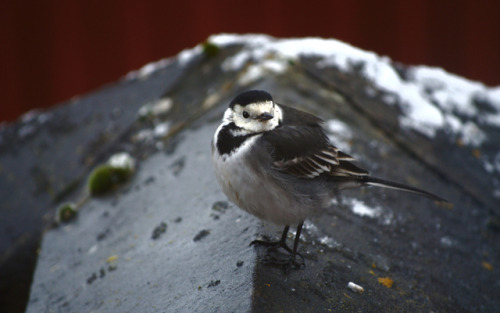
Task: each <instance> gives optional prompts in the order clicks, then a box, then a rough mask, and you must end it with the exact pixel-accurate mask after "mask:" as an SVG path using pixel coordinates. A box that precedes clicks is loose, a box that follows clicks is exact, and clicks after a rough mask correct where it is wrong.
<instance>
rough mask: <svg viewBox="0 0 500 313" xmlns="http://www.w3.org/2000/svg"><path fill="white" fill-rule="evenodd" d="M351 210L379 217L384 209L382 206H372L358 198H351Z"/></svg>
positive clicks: (361, 214)
mask: <svg viewBox="0 0 500 313" xmlns="http://www.w3.org/2000/svg"><path fill="white" fill-rule="evenodd" d="M350 205H351V210H352V212H353V213H354V214H357V215H360V216H367V217H371V218H375V217H379V216H380V214H381V212H382V210H381V209H380V207H370V206H368V205H366V204H365V203H364V202H363V201H361V200H358V199H351V200H350Z"/></svg>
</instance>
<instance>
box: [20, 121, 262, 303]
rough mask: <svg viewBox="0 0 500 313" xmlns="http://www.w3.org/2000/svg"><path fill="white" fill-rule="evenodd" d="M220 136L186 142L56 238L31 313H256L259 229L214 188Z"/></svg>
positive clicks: (47, 250)
mask: <svg viewBox="0 0 500 313" xmlns="http://www.w3.org/2000/svg"><path fill="white" fill-rule="evenodd" d="M215 127H216V125H215V124H213V123H211V124H207V125H204V126H203V127H200V128H198V129H196V130H193V131H186V132H184V133H183V140H182V142H181V143H179V145H178V146H177V147H176V148H175V151H174V152H172V153H169V154H167V153H157V154H155V155H153V156H151V157H150V158H148V159H147V160H144V161H143V162H142V164H141V169H140V171H139V172H138V174H137V175H136V176H135V178H134V179H133V181H131V182H130V184H129V185H128V186H127V187H126V188H125V189H124V190H122V191H120V192H118V193H117V194H115V195H112V196H108V197H102V198H96V199H92V200H90V201H89V202H88V203H87V204H86V205H85V207H84V209H82V210H81V212H80V213H79V217H78V220H77V221H76V222H75V223H72V224H68V225H67V226H62V227H59V228H57V229H54V230H52V231H50V232H48V233H47V234H46V235H45V237H44V244H43V245H42V251H43V253H42V255H41V256H40V258H39V261H38V262H39V264H46V265H48V266H49V272H50V274H49V275H47V274H48V273H46V272H45V269H44V268H43V267H44V266H42V267H39V270H38V271H37V273H36V275H35V281H34V284H33V287H32V293H31V300H30V305H29V307H28V310H27V312H51V311H54V312H73V311H79V312H181V311H183V312H235V311H239V312H244V311H248V310H249V309H250V305H251V294H252V289H253V286H252V283H251V282H252V276H253V267H254V264H255V258H254V254H253V253H252V250H251V249H248V248H246V247H247V245H248V242H250V240H251V239H252V238H253V236H254V233H255V231H256V229H257V221H255V220H253V219H252V218H251V217H250V216H248V215H246V214H243V212H241V211H240V210H238V209H237V208H235V207H234V206H232V205H228V203H227V202H226V200H225V197H224V196H223V194H222V193H221V191H220V190H219V188H218V187H217V185H216V184H214V179H215V177H214V175H213V174H212V173H211V171H210V170H209V168H207V165H209V164H210V161H209V158H210V155H209V154H208V153H207V148H208V147H209V145H208V142H210V139H211V135H212V132H213V131H214V130H215ZM181 160H182V161H181ZM162 223H164V224H162ZM161 225H165V226H166V227H165V226H164V227H163V230H164V232H161V231H160V232H158V231H156V232H155V230H157V229H158V227H159V226H160V229H161V228H162V227H161ZM153 234H155V236H153ZM154 237H155V238H156V239H154ZM242 247H245V248H243V249H242ZM110 257H111V259H109V258H110ZM107 260H108V262H107ZM110 260H111V261H110ZM109 261H110V262H109ZM218 294H224V301H221V299H220V298H219V297H218V296H217V295H218Z"/></svg>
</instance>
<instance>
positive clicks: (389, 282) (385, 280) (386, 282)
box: [377, 277, 394, 288]
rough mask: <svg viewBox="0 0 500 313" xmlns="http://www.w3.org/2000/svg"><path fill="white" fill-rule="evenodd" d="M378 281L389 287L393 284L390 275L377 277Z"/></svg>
mask: <svg viewBox="0 0 500 313" xmlns="http://www.w3.org/2000/svg"><path fill="white" fill-rule="evenodd" d="M377 280H378V282H379V283H380V284H382V285H384V286H386V287H387V288H391V287H392V285H393V284H394V281H393V280H392V279H391V278H390V277H379V278H377Z"/></svg>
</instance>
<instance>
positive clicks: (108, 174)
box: [87, 164, 133, 196]
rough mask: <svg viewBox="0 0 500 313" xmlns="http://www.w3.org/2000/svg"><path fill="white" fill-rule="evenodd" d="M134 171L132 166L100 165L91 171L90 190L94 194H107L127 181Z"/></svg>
mask: <svg viewBox="0 0 500 313" xmlns="http://www.w3.org/2000/svg"><path fill="white" fill-rule="evenodd" d="M132 173H133V170H132V169H130V168H124V167H115V166H112V165H109V164H104V165H100V166H98V167H96V168H95V169H94V170H93V171H92V173H90V176H89V180H88V183H87V186H88V189H89V192H90V194H91V195H93V196H96V195H102V194H105V193H107V192H109V191H111V190H113V189H115V188H116V187H117V186H118V185H120V184H122V183H124V182H126V181H127V180H128V179H129V178H130V176H132Z"/></svg>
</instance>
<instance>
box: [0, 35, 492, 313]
mask: <svg viewBox="0 0 500 313" xmlns="http://www.w3.org/2000/svg"><path fill="white" fill-rule="evenodd" d="M223 39H224V40H223ZM247 40H253V39H252V38H250V37H241V38H238V40H235V41H233V42H231V41H228V40H227V38H222V39H221V37H215V38H212V41H213V42H214V43H216V44H217V45H218V46H219V48H220V50H218V49H215V50H213V49H212V48H213V47H212V48H211V49H205V51H204V50H203V49H202V47H201V46H199V47H197V48H195V49H193V50H191V51H186V52H183V53H181V54H180V56H179V57H177V58H174V59H171V60H167V61H164V62H162V64H161V66H158V64H157V65H156V68H155V66H154V65H149V67H145V68H144V69H142V70H141V71H139V72H136V73H134V74H132V75H129V78H128V80H126V81H124V82H121V83H119V84H117V85H116V86H109V87H107V88H105V89H103V90H101V91H98V92H97V93H95V94H93V95H90V96H88V97H85V98H82V99H80V100H75V101H74V102H73V103H72V104H70V105H68V106H63V107H61V108H59V109H57V110H55V111H54V112H50V113H48V114H50V115H49V116H51V118H50V119H49V121H48V122H45V123H44V124H43V125H40V128H39V129H40V131H37V132H34V133H33V134H32V135H31V136H32V137H29V138H28V139H26V141H24V142H21V143H18V146H15V145H14V146H13V145H9V144H6V143H13V142H16V141H15V140H13V139H12V141H9V140H11V139H9V138H11V137H9V136H7V135H6V134H7V133H8V132H11V133H12V134H19V131H20V129H21V128H22V127H24V126H25V125H24V124H20V125H14V126H12V127H10V128H9V129H7V130H3V132H2V134H3V135H2V144H3V146H2V147H7V146H9V149H7V150H6V151H8V152H2V155H1V157H2V158H1V159H0V160H1V162H2V163H1V164H2V170H3V171H4V172H3V173H2V174H6V173H7V174H9V173H10V175H2V180H1V181H0V183H1V184H2V185H1V186H4V185H5V186H11V184H9V182H8V180H7V179H4V178H5V177H9V179H10V180H11V181H13V182H14V185H13V187H10V188H11V189H9V190H10V191H9V192H6V191H3V190H4V189H3V188H2V189H3V190H2V192H4V194H2V199H3V198H4V197H5V199H7V202H6V203H7V204H8V206H5V207H6V208H10V211H11V212H15V213H12V214H13V215H12V216H10V217H9V218H10V220H13V219H16V220H19V219H20V216H26V215H27V216H29V217H30V218H34V219H38V221H39V220H40V219H41V216H42V215H43V213H40V212H47V211H48V210H49V208H50V207H55V206H56V203H57V202H58V201H59V200H60V199H64V200H74V199H81V198H82V197H85V191H84V189H85V188H84V186H83V182H84V181H85V175H86V174H87V173H88V172H89V171H90V169H91V168H92V167H94V166H95V165H96V164H98V163H99V162H102V161H104V160H105V159H107V158H108V157H109V156H110V155H111V154H112V153H113V152H117V151H127V152H129V153H131V154H132V155H134V156H135V157H136V159H137V160H138V169H137V173H136V175H135V176H134V177H133V178H132V180H131V181H130V182H129V183H128V184H127V185H126V186H124V187H122V188H120V189H118V190H116V191H115V192H113V193H111V194H109V195H107V196H104V197H99V198H91V199H89V200H88V201H86V202H84V204H83V205H82V206H81V207H80V212H79V214H78V217H77V219H76V220H75V221H73V222H71V223H69V224H66V225H61V226H59V227H57V228H53V229H51V230H49V231H47V232H46V233H45V235H44V237H43V242H42V246H41V251H40V255H39V259H38V264H37V269H36V273H35V276H34V281H33V285H32V288H31V294H30V300H29V303H28V312H44V311H49V312H50V311H52V312H68V311H90V312H93V311H95V312H114V311H117V310H118V311H127V312H132V311H143V312H158V311H160V312H161V311H168V312H170V311H172V312H174V311H185V312H193V311H198V312H219V311H238V312H247V311H255V312H262V311H285V312H304V311H314V312H350V311H353V312H358V311H362V312H370V311H378V312H401V311H408V312H410V311H411V312H430V311H434V312H441V311H455V312H466V311H477V312H493V311H495V310H498V307H499V306H500V302H499V301H498V299H497V297H496V294H495V287H498V284H499V281H500V275H499V274H498V266H499V264H500V256H499V254H498V253H499V252H498V251H499V249H498V247H499V246H498V242H499V236H500V234H499V231H498V229H499V226H498V225H499V222H498V215H497V214H498V205H497V204H498V194H495V193H498V177H499V174H498V173H499V172H500V166H499V167H498V168H497V164H496V163H495V160H496V159H497V158H498V155H497V153H498V150H499V149H498V148H499V145H498V142H500V140H499V133H500V131H499V127H498V126H495V125H492V124H491V123H489V124H487V123H485V124H481V123H480V122H481V121H477V123H475V122H476V121H475V120H474V118H475V119H476V120H479V118H478V117H477V116H479V115H477V116H475V117H474V116H473V117H468V116H466V115H464V114H462V115H461V114H459V113H460V112H459V111H458V109H457V112H458V113H457V119H458V120H459V121H460V122H461V123H463V124H466V123H467V122H471V123H472V122H474V123H475V124H474V125H475V127H476V129H477V132H478V133H481V134H483V135H484V136H486V137H485V138H486V139H484V138H483V140H481V141H480V142H479V143H477V142H476V143H475V144H474V145H472V144H469V143H468V142H465V143H464V142H463V140H458V139H460V138H462V137H460V136H459V135H456V134H455V133H454V132H452V131H451V130H447V129H446V128H443V129H441V128H436V127H435V125H431V126H432V127H434V128H433V129H432V132H426V131H425V130H424V132H423V133H422V132H421V130H420V129H419V127H406V126H405V125H408V123H406V124H405V123H402V121H406V122H408V120H407V119H404V118H405V116H404V114H405V106H404V103H402V102H401V101H399V100H398V99H405V97H404V95H402V94H401V95H398V94H394V93H393V92H392V93H391V92H390V91H388V90H387V88H385V89H384V88H382V87H381V86H379V85H378V84H377V82H375V81H372V80H370V79H371V77H370V76H369V75H366V73H365V72H364V70H363V69H364V68H373V67H374V66H375V65H376V64H375V65H374V64H371V63H369V62H381V64H383V66H384V67H386V66H387V67H390V66H394V68H396V69H393V72H394V73H397V74H398V75H399V76H398V77H400V79H401V81H405V82H410V81H411V79H409V78H408V77H407V76H408V75H405V73H408V72H409V71H410V70H411V68H405V67H403V66H401V65H397V66H396V65H394V64H392V63H390V62H388V61H387V60H379V59H377V58H375V57H373V58H372V59H373V60H372V59H369V60H363V61H358V62H354V61H353V62H350V63H349V62H347V63H349V64H351V65H350V66H348V67H345V66H339V65H335V64H333V63H328V62H326V61H328V60H329V59H328V58H327V56H324V55H322V54H321V53H322V51H324V49H325V47H322V48H321V49H319V48H318V51H317V53H315V54H310V53H308V54H304V53H299V54H297V56H296V57H293V56H292V55H291V54H283V53H281V54H280V53H279V52H274V53H270V52H269V51H268V50H265V49H266V47H270V46H271V45H272V44H276V42H270V40H271V41H272V39H269V38H267V37H265V38H259V39H258V40H257V41H259V42H260V43H259V44H261V46H260V47H259V49H261V50H258V49H256V47H255V46H254V45H255V42H254V43H252V44H251V43H246V41H247ZM279 43H280V44H282V46H287V47H288V49H290V46H291V42H287V41H282V42H279ZM308 49H309V50H311V51H314V50H315V49H314V47H308ZM207 51H210V53H207ZM258 51H260V52H258ZM262 51H264V52H265V53H261V52H262ZM320 52H321V53H320ZM370 57H372V55H370ZM370 60H371V61H370ZM235 64H236V65H237V66H236V65H235ZM378 68H382V67H381V66H379V67H378ZM441 83H442V84H443V85H446V82H445V81H443V82H441ZM250 88H252V89H253V88H257V89H265V90H267V91H269V92H270V93H271V94H272V95H273V97H274V99H275V100H276V101H277V102H279V103H286V104H288V105H291V106H294V107H297V108H300V109H303V110H307V111H309V112H312V113H314V114H318V115H320V116H322V117H323V118H324V119H325V121H326V123H325V126H326V128H327V130H328V132H329V135H330V137H331V139H332V141H333V142H334V144H336V145H337V146H339V147H340V148H341V149H342V150H344V151H345V152H348V153H349V154H351V155H353V156H354V157H356V158H357V159H358V160H359V164H360V165H361V166H362V167H364V168H367V169H369V170H370V171H371V172H372V174H374V175H375V176H378V177H383V178H387V179H392V180H396V181H400V182H403V183H407V184H411V185H414V186H416V187H420V188H425V189H427V190H430V191H433V192H435V193H438V194H440V195H442V196H443V197H445V198H447V199H448V200H449V201H451V202H452V203H453V204H454V205H453V207H451V206H450V207H443V206H437V205H436V204H434V203H432V202H430V201H429V200H427V199H422V198H419V197H416V196H413V195H408V194H404V193H397V192H394V191H390V190H380V189H375V188H373V189H361V190H350V191H347V192H345V193H344V194H343V196H342V197H341V198H339V199H338V200H337V201H336V203H335V204H334V205H332V208H331V209H329V210H328V211H327V212H325V213H324V214H323V215H322V216H318V217H314V218H311V220H310V221H308V222H307V223H306V228H305V232H304V236H303V240H302V242H301V245H300V246H299V249H300V251H301V252H302V254H303V255H304V257H305V261H306V264H307V266H306V268H305V269H302V270H298V271H292V272H291V273H289V274H288V275H285V274H284V273H283V271H282V269H280V268H274V267H269V266H266V265H263V264H261V263H260V258H261V256H262V251H260V250H259V249H255V250H254V249H253V248H250V247H248V243H249V242H250V241H251V240H252V239H254V238H256V237H257V236H259V235H260V234H263V233H264V231H265V230H264V229H262V228H261V226H260V225H261V224H260V222H259V221H257V220H256V219H255V218H254V217H252V216H249V215H247V214H246V213H244V212H242V211H240V210H239V209H237V208H236V207H235V206H234V205H232V204H229V203H227V202H226V201H227V200H226V199H225V197H224V195H223V194H222V193H221V191H220V189H219V187H218V186H217V184H216V182H215V181H214V175H213V173H212V167H211V164H210V151H209V142H210V140H211V137H212V134H213V132H214V130H215V128H216V127H217V125H218V123H219V121H220V118H221V115H222V112H223V111H224V109H225V107H226V106H227V103H228V102H229V101H230V99H231V98H232V97H234V95H236V94H237V93H239V92H240V91H242V90H245V89H250ZM484 93H485V95H484V97H481V95H475V97H476V99H483V100H484V101H482V102H481V106H483V107H484V109H483V110H481V112H483V111H484V110H489V111H491V115H492V116H496V115H498V114H499V113H500V112H499V110H498V107H497V105H498V103H497V102H494V101H500V99H491V94H494V93H492V92H491V90H490V89H487V88H484ZM429 94H430V92H429ZM436 101H437V100H436ZM492 101H493V102H492ZM162 103H163V104H165V103H168V105H165V106H163V107H164V108H165V107H168V109H166V110H165V112H163V113H153V111H154V110H152V111H151V113H150V114H146V115H142V117H138V116H139V114H138V112H139V111H140V110H139V108H140V107H144V106H145V105H147V104H150V105H152V106H148V108H151V107H155V106H156V107H157V108H158V107H162V106H161V104H162ZM478 103H479V102H478V101H476V102H474V101H472V100H471V101H470V103H469V105H470V106H478ZM434 105H435V106H436V107H437V108H439V110H441V112H445V113H446V112H448V111H446V108H445V107H444V105H441V104H440V103H438V102H436V103H434ZM80 107H81V110H82V113H79V108H80ZM104 108H108V109H106V110H107V111H106V113H102V112H101V111H100V110H103V109H104ZM94 110H95V111H94ZM64 112H66V113H64ZM84 112H88V118H86V119H83V117H84V116H85V114H84ZM113 112H114V114H113ZM117 112H120V113H119V114H118V115H117ZM141 112H143V111H141ZM155 112H156V111H155ZM63 113H64V114H66V115H60V114H63ZM443 114H444V113H443ZM446 114H449V113H446ZM446 114H444V115H445V117H446V118H447V119H450V116H448V115H446ZM450 114H451V113H450ZM59 116H66V118H64V119H61V118H59ZM116 116H119V117H123V120H120V121H119V122H118V121H117V122H113V123H112V121H114V118H116ZM125 116H126V117H127V118H124V117H125ZM33 118H35V119H37V120H38V121H40V119H41V117H40V115H35V116H34V117H33ZM468 118H470V120H468ZM61 120H62V121H82V120H86V121H87V122H82V123H77V122H75V123H74V126H73V127H72V129H74V130H73V131H66V132H62V133H61V132H56V133H57V134H58V135H57V136H49V135H47V137H46V138H45V137H43V136H44V135H43V134H44V132H47V131H48V130H47V126H46V125H52V124H50V123H54V124H53V125H57V123H59V122H60V121H61ZM88 121H92V123H90V122H88ZM455 122H456V123H458V122H457V121H455ZM110 125H115V129H117V130H113V129H109V127H110ZM92 130H93V131H92ZM77 134H85V135H81V136H77ZM430 134H432V135H430ZM12 136H14V135H12ZM12 138H13V137H12ZM42 138H45V139H44V140H45V141H43V140H42ZM457 138H458V139H457ZM56 139H57V141H56V142H54V141H55V140H56ZM49 140H50V141H49ZM47 141H49V143H51V144H49V145H47V146H48V147H49V148H52V150H51V149H49V150H50V151H51V152H45V153H53V154H56V157H54V158H51V157H49V156H50V155H48V156H47V160H48V161H47V162H42V161H43V160H42V161H40V160H39V158H38V161H36V162H35V160H33V151H36V147H39V146H40V145H41V144H43V143H44V142H47ZM60 143H67V148H66V149H62V148H61V149H62V150H61V151H58V150H57V149H59V145H60ZM75 143H76V144H75ZM91 143H94V144H91ZM72 144H73V145H72ZM10 147H14V148H10ZM61 147H64V144H61ZM77 147H80V148H77ZM49 150H44V151H49ZM19 151H20V152H19ZM23 151H25V152H23ZM65 151H69V152H65ZM15 153H18V155H26V158H27V159H26V160H25V161H24V165H26V164H29V166H24V167H23V166H21V165H20V163H17V162H19V161H17V162H16V160H15ZM23 153H24V154H23ZM71 153H72V154H71ZM42 156H43V155H42ZM9 158H10V159H9ZM35 159H36V158H35ZM6 160H10V162H12V163H9V164H13V165H9V164H7V161H6ZM56 160H59V161H58V162H56ZM50 164H54V165H53V166H49V165H50ZM485 164H486V166H485ZM36 165H38V166H39V167H41V168H42V169H43V171H42V172H43V173H47V174H45V175H42V176H36V177H42V178H43V177H49V178H46V179H45V180H42V179H38V180H36V179H29V180H28V182H27V184H35V185H36V183H37V182H39V183H38V184H39V186H52V187H51V190H56V192H48V191H47V190H46V189H44V190H42V191H40V192H39V195H38V196H37V197H38V198H41V199H42V200H43V202H42V201H38V198H37V197H33V194H34V191H33V190H35V189H36V188H35V187H33V188H31V187H30V188H24V189H23V188H20V186H21V182H22V177H30V176H29V168H30V167H31V168H33V167H34V166H36ZM16 168H18V170H17V171H18V172H14V171H15V169H16ZM7 169H8V170H9V171H10V172H8V171H7ZM52 170H54V171H55V172H54V173H52ZM23 171H24V172H23ZM39 172H40V171H39ZM59 172H60V173H59ZM58 173H59V174H58ZM36 177H35V178H36ZM465 178H466V179H465ZM47 181H48V182H49V183H47ZM40 182H41V183H40ZM15 184H17V185H15ZM16 186H17V188H16ZM26 186H29V185H26ZM53 186H59V187H57V188H55V187H53ZM69 187H71V188H69ZM19 189H22V192H25V193H26V194H25V195H24V197H19V196H16V197H14V196H13V195H15V194H16V191H17V190H19ZM67 189H69V191H70V192H64V193H63V192H62V191H64V190H67ZM19 192H21V191H19ZM16 201H18V202H16ZM33 202H36V203H38V204H39V206H38V208H37V210H39V211H36V210H35V209H34V208H35V204H34V203H33ZM42 205H43V206H42ZM3 207H4V206H3V205H2V210H4V209H3ZM20 207H23V208H25V210H26V211H20V210H16V209H17V208H20ZM42 207H43V210H42V209H41V208H42ZM21 212H23V213H21ZM37 212H38V213H37ZM28 213H29V214H28ZM15 214H17V215H15ZM37 225H41V224H40V223H38V224H37ZM26 227H28V226H26ZM29 227H33V226H32V225H30V226H29ZM31 229H32V228H31ZM38 229H40V226H39V228H38ZM16 231H18V232H19V233H22V231H21V230H19V229H17V228H16ZM266 232H269V231H267V230H266ZM278 232H279V231H278ZM9 234H11V233H9ZM276 234H277V233H276ZM11 237H12V238H14V237H16V236H11ZM15 241H16V240H15V239H12V241H11V242H7V243H6V245H7V246H8V244H12V242H15ZM11 251H13V250H11ZM4 255H5V254H4ZM5 264H7V263H5ZM349 282H354V283H356V284H358V285H361V286H362V287H363V288H364V292H363V293H355V292H353V291H352V290H350V289H348V288H347V285H348V283H349Z"/></svg>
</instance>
